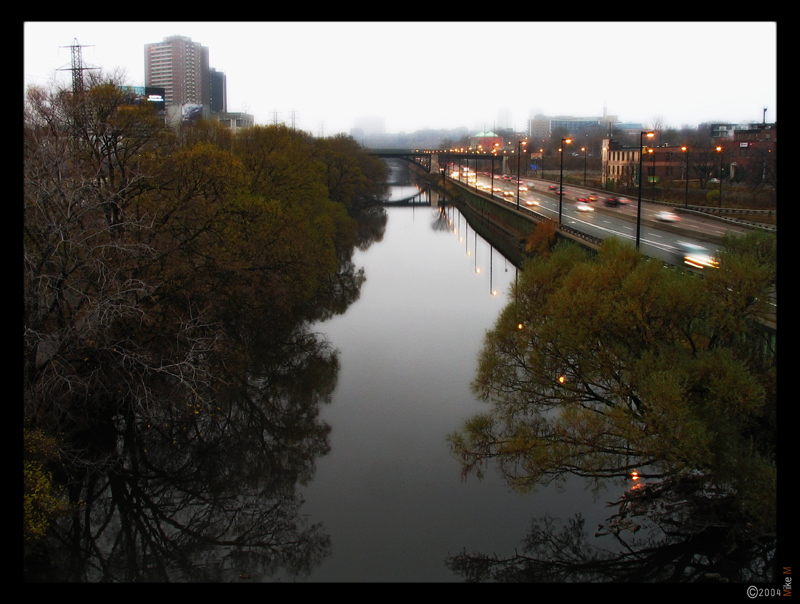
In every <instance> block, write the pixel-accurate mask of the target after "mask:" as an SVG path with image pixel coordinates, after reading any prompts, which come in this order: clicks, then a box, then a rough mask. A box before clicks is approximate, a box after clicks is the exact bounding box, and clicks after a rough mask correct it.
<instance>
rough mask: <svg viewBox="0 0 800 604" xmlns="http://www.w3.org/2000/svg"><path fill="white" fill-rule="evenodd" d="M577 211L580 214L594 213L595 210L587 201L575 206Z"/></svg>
mask: <svg viewBox="0 0 800 604" xmlns="http://www.w3.org/2000/svg"><path fill="white" fill-rule="evenodd" d="M575 209H576V210H578V211H579V212H594V208H593V207H592V206H590V205H589V204H588V203H586V202H585V201H579V202H578V203H577V204H576V205H575Z"/></svg>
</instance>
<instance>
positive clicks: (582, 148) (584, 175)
mask: <svg viewBox="0 0 800 604" xmlns="http://www.w3.org/2000/svg"><path fill="white" fill-rule="evenodd" d="M581 151H583V186H584V187H585V186H586V147H581Z"/></svg>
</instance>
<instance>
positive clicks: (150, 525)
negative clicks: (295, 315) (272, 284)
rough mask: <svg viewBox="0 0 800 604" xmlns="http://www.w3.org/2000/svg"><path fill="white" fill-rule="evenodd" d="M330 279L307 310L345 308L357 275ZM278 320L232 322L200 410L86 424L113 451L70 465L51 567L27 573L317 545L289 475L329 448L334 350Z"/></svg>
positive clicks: (165, 576)
mask: <svg viewBox="0 0 800 604" xmlns="http://www.w3.org/2000/svg"><path fill="white" fill-rule="evenodd" d="M333 281H336V283H334V282H333ZM333 281H332V283H331V284H330V287H329V288H328V292H327V297H326V299H325V300H324V303H323V304H321V306H320V307H319V308H317V310H316V311H315V313H314V314H317V315H325V316H327V315H329V314H335V312H338V311H340V310H343V309H344V308H346V307H347V306H348V305H349V304H350V303H352V301H354V300H355V299H356V298H357V297H358V292H359V288H360V285H361V283H362V282H363V275H362V274H361V273H360V272H358V271H355V269H354V266H353V265H352V263H349V262H347V263H343V265H342V270H340V273H339V275H337V276H336V277H335V279H334V280H333ZM326 307H327V308H326ZM331 309H333V310H331ZM282 323H284V321H282V320H280V319H277V318H276V317H274V316H273V317H262V318H261V320H259V321H255V320H251V321H248V323H247V325H246V326H243V327H240V329H239V331H240V332H241V333H240V334H239V339H238V341H237V343H236V344H235V345H234V344H233V343H232V342H231V343H230V346H229V348H228V349H227V350H226V352H225V355H224V361H223V363H220V365H221V366H224V367H226V371H225V375H224V376H222V375H218V376H217V378H219V383H221V384H224V386H221V387H219V388H218V389H217V392H216V397H215V399H216V401H217V404H216V406H215V407H213V408H212V409H211V410H210V411H209V409H208V408H207V407H203V406H199V405H198V406H197V407H196V408H188V407H187V408H184V409H183V410H182V411H180V412H179V411H176V407H177V406H175V405H167V404H161V405H159V404H157V402H156V401H154V403H155V404H152V405H151V408H152V410H153V415H152V416H151V417H150V418H148V419H147V420H146V421H144V420H141V419H139V418H137V417H133V416H130V417H121V416H116V417H114V418H113V420H112V421H109V422H105V423H104V424H102V425H96V426H95V427H94V428H93V434H92V437H91V438H92V439H94V441H95V442H94V443H93V444H94V447H95V448H96V451H97V454H98V458H110V459H112V460H113V461H111V462H108V463H104V464H103V465H100V464H96V465H91V464H90V463H87V460H86V459H85V458H82V461H81V464H80V465H78V464H75V465H72V466H69V469H68V473H69V478H70V479H69V484H70V485H71V486H70V500H71V501H72V502H73V504H75V505H76V506H78V505H79V506H80V507H79V509H80V512H79V513H77V514H74V515H71V516H67V517H63V518H62V519H61V521H60V522H59V523H58V524H57V525H56V526H54V527H53V528H54V533H55V535H56V541H57V543H56V544H55V547H53V548H51V550H50V551H51V559H50V561H49V564H48V565H47V567H48V569H49V570H45V569H38V570H37V569H33V568H28V569H26V573H27V578H28V579H29V580H37V579H38V580H56V581H64V580H67V581H93V582H96V581H231V580H236V579H237V578H239V577H244V578H251V579H253V580H258V579H264V578H273V579H277V578H280V577H294V576H301V575H303V574H306V573H308V572H309V571H310V570H311V569H312V568H313V567H314V566H315V565H316V564H318V563H319V562H320V561H321V560H322V559H323V558H324V557H325V556H326V555H328V552H329V548H330V538H329V536H328V535H327V534H326V532H325V531H324V529H323V528H322V526H320V525H309V524H308V523H307V522H306V521H305V520H304V519H303V518H302V516H301V515H300V508H301V505H302V499H301V498H300V497H299V495H298V494H297V493H296V492H295V485H296V484H298V483H299V484H304V483H305V482H306V481H307V480H309V479H310V478H311V477H312V476H313V473H314V469H315V461H316V458H317V457H319V456H320V455H324V454H326V453H327V452H328V450H329V444H328V433H329V430H330V429H329V427H328V426H327V425H325V424H324V423H321V422H320V421H319V420H318V413H319V407H320V404H322V403H325V402H328V401H329V400H330V395H331V393H332V391H333V388H334V386H335V384H336V379H337V375H338V369H339V366H338V360H337V356H336V352H335V351H334V350H332V349H331V348H330V346H329V344H328V343H327V342H325V341H323V340H321V339H320V338H319V337H318V336H317V335H316V334H314V333H311V332H309V331H308V328H307V325H308V323H307V322H306V321H302V322H301V321H296V320H289V321H286V325H283V324H282ZM259 324H260V325H261V327H262V329H257V328H256V327H255V326H256V325H259ZM169 394H170V393H169V392H164V393H163V396H165V397H169ZM79 501H80V502H81V503H80V504H78V503H77V502H79Z"/></svg>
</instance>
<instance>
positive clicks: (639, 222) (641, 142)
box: [636, 131, 656, 250]
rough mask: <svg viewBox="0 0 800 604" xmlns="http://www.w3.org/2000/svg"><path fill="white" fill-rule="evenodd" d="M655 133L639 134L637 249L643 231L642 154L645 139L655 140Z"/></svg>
mask: <svg viewBox="0 0 800 604" xmlns="http://www.w3.org/2000/svg"><path fill="white" fill-rule="evenodd" d="M655 135H656V133H655V132H644V131H643V132H641V133H640V134H639V201H638V204H637V208H636V249H637V250H638V249H639V236H640V233H641V230H642V154H643V153H644V137H645V136H646V137H647V138H653V137H654V136H655Z"/></svg>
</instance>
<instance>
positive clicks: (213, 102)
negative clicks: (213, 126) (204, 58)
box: [209, 67, 228, 113]
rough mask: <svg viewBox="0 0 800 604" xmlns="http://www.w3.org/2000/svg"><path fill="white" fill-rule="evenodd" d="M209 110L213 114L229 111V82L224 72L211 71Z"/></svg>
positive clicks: (212, 69)
mask: <svg viewBox="0 0 800 604" xmlns="http://www.w3.org/2000/svg"><path fill="white" fill-rule="evenodd" d="M209 108H210V109H211V113H225V112H226V111H228V80H227V78H226V77H225V74H224V73H223V72H222V71H217V70H216V69H214V68H213V67H212V68H211V70H210V71H209Z"/></svg>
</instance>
